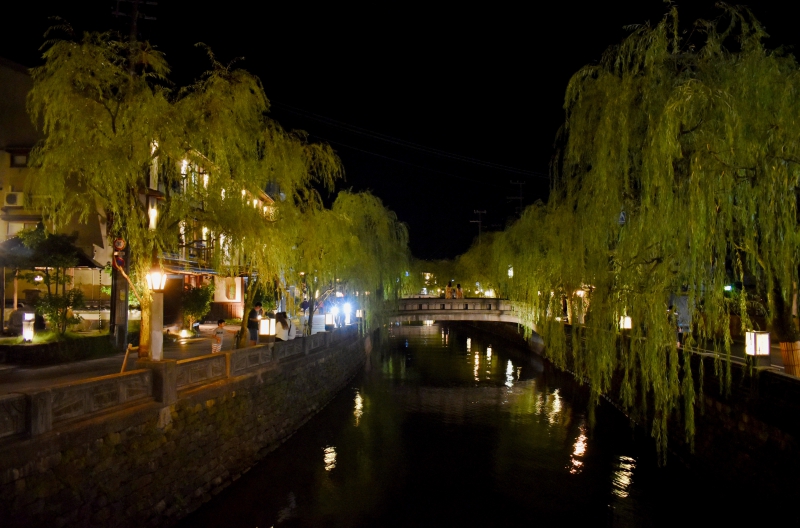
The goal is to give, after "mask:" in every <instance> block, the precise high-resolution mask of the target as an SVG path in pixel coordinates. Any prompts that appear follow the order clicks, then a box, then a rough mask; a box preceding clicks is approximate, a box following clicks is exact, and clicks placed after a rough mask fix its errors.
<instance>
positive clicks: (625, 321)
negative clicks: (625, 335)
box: [619, 315, 631, 330]
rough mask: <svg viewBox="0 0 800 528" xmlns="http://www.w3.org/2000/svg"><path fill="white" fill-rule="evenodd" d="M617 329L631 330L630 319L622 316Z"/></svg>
mask: <svg viewBox="0 0 800 528" xmlns="http://www.w3.org/2000/svg"><path fill="white" fill-rule="evenodd" d="M619 329H620V330H630V329H631V318H630V317H629V316H627V315H623V316H622V317H620V318H619Z"/></svg>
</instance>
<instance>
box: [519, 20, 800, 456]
mask: <svg viewBox="0 0 800 528" xmlns="http://www.w3.org/2000/svg"><path fill="white" fill-rule="evenodd" d="M722 9H723V16H722V17H720V18H719V19H717V20H714V21H703V20H701V21H698V22H697V23H696V24H695V31H694V32H692V33H690V37H686V36H685V35H686V34H685V33H684V32H683V31H681V30H680V28H679V26H678V13H677V10H676V9H675V8H673V9H672V10H671V11H670V12H669V13H668V15H667V16H666V17H665V18H664V19H663V20H662V21H661V22H660V23H658V24H657V25H656V26H654V27H649V26H640V27H636V28H634V30H633V32H632V34H631V35H630V36H629V37H628V38H626V39H625V40H624V41H623V42H622V43H621V44H620V45H618V46H614V47H611V48H609V49H608V50H607V51H606V52H605V54H604V55H603V57H602V59H601V60H600V61H599V63H598V64H596V65H591V66H587V67H585V68H583V69H582V70H580V71H579V72H578V73H576V74H575V75H574V76H573V78H572V80H571V81H570V83H569V86H568V89H567V93H566V99H565V110H566V122H565V124H564V127H563V129H562V134H563V135H562V143H561V145H562V148H561V151H560V156H559V165H558V170H557V175H558V181H557V184H556V188H555V189H554V192H553V194H554V198H553V202H554V203H553V204H552V205H551V206H549V207H550V211H549V212H548V215H547V221H546V222H545V224H546V225H547V226H548V233H542V234H544V235H545V236H548V237H549V240H550V243H549V244H547V247H543V248H542V251H540V256H541V257H542V262H543V263H545V262H546V263H547V264H548V266H549V267H551V268H556V269H558V271H553V269H550V270H549V271H547V270H545V272H544V273H545V276H547V277H548V282H549V283H550V284H549V288H547V284H541V285H535V286H534V287H535V288H537V290H536V291H531V290H529V291H527V292H526V296H527V298H528V299H531V298H532V297H534V296H535V297H538V298H539V299H542V298H544V299H545V301H547V302H544V301H541V300H540V301H538V302H537V303H536V305H537V313H536V314H535V318H536V319H537V321H539V323H540V324H542V326H543V327H547V325H549V324H550V323H551V321H552V319H553V317H554V316H555V315H556V314H555V313H554V312H556V311H557V309H556V307H557V305H556V304H555V303H553V302H552V301H551V300H552V299H554V298H557V297H563V298H564V299H567V300H568V302H569V304H570V305H571V306H572V307H573V311H578V312H580V311H581V310H583V308H585V307H586V301H587V299H588V310H587V311H586V316H587V325H586V328H584V329H582V330H580V331H578V332H576V331H573V335H577V334H580V335H583V336H585V341H580V340H575V342H574V345H575V357H574V360H575V368H576V369H577V372H578V373H579V374H580V375H583V376H586V377H588V379H589V381H590V383H591V384H592V388H593V391H594V393H595V394H599V393H601V392H603V391H606V390H607V389H608V388H609V387H610V385H611V377H612V375H613V374H614V372H615V371H616V370H617V369H619V370H620V371H621V372H622V386H621V395H622V399H623V402H624V404H625V405H627V406H628V407H629V408H632V407H637V408H641V409H646V408H647V406H648V403H647V402H648V401H652V405H653V407H652V408H651V409H650V410H651V411H652V413H653V415H654V420H653V430H652V433H653V436H654V437H655V438H656V439H657V441H658V443H659V445H660V446H661V447H664V446H665V445H666V424H667V420H668V418H669V416H670V415H673V413H675V412H677V411H679V407H680V404H681V401H682V402H683V416H684V418H685V425H686V427H685V431H686V436H687V439H689V440H691V439H692V437H693V430H694V426H693V423H694V422H693V403H694V398H695V393H694V391H695V387H694V383H693V380H692V372H691V369H689V368H688V365H689V359H688V357H684V358H683V360H682V361H681V360H680V359H679V351H678V349H677V348H676V339H675V335H676V332H675V327H674V321H672V320H671V318H670V317H669V315H668V309H669V307H670V306H669V305H670V298H674V296H680V295H685V296H688V297H689V301H688V302H687V303H686V305H687V306H688V310H689V311H690V312H691V314H690V315H691V316H692V317H693V321H694V322H695V323H696V328H697V331H698V333H699V335H695V336H693V337H694V338H700V339H703V340H708V341H712V342H714V343H716V346H717V347H718V350H720V351H722V352H723V353H727V354H730V342H731V338H730V333H729V320H730V317H729V316H730V314H731V313H732V311H733V310H736V311H740V312H741V314H742V325H743V326H746V325H747V324H748V322H747V315H746V314H747V312H746V306H745V303H746V299H745V297H744V296H740V297H739V298H738V303H731V302H728V300H727V299H726V297H725V293H724V285H725V284H726V283H729V281H730V274H734V275H735V276H736V277H738V278H739V279H740V280H742V279H743V275H744V273H745V272H748V273H750V274H753V275H754V276H755V277H756V278H757V279H758V281H759V283H760V284H761V285H762V286H763V290H764V291H765V292H767V297H768V304H769V313H770V319H771V322H772V330H773V332H774V333H775V335H776V337H777V338H778V340H779V341H780V342H781V343H782V344H781V346H782V349H794V350H797V349H798V348H800V343H798V342H797V340H798V333H797V327H796V322H795V321H794V319H793V317H792V314H791V305H792V300H793V296H794V293H795V289H796V284H797V273H798V240H800V239H799V238H798V236H799V235H800V230H798V216H797V198H798V196H797V189H798V176H800V166H799V165H798V163H800V152H798V149H800V143H799V142H798V139H799V136H800V100H798V98H797V97H796V94H797V93H798V91H800V75H798V74H799V73H800V72H798V65H797V62H796V61H795V59H794V58H793V57H792V56H790V55H787V54H786V53H784V52H782V51H780V50H777V51H773V50H769V49H767V48H766V47H765V46H764V45H763V41H764V39H765V37H766V36H767V35H766V33H765V32H764V30H763V28H762V26H761V25H760V24H759V22H758V21H757V20H756V19H755V18H754V17H753V15H752V14H751V13H750V11H749V10H747V9H746V8H744V7H729V6H725V5H723V6H722ZM556 237H557V238H556ZM559 302H560V301H559ZM701 310H702V312H701ZM623 317H630V318H631V320H632V322H633V324H632V328H631V330H630V331H629V332H628V334H629V335H623V337H622V339H619V334H618V331H619V325H620V320H621V318H623ZM544 323H546V324H544ZM579 326H580V325H579ZM551 333H552V336H551V337H550V342H551V343H553V344H554V345H555V343H556V342H558V341H563V340H564V339H565V337H564V333H563V332H551ZM691 339H692V338H690V341H691ZM620 344H621V346H620ZM553 348H554V350H556V351H558V350H563V346H558V345H555V346H554V347H553ZM683 353H684V354H685V352H683ZM563 358H564V356H563V355H559V354H557V359H558V360H559V361H562V362H563ZM725 363H726V364H729V362H725ZM648 395H650V396H648Z"/></svg>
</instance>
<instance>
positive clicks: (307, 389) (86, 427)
mask: <svg viewBox="0 0 800 528" xmlns="http://www.w3.org/2000/svg"><path fill="white" fill-rule="evenodd" d="M370 350H371V338H370V337H369V336H366V337H362V336H360V335H358V333H357V330H356V328H355V327H350V328H348V329H346V330H342V331H335V332H331V333H324V334H316V335H314V336H311V337H306V338H302V339H296V340H294V341H291V342H286V343H276V344H270V345H262V346H258V347H251V348H246V349H241V350H234V351H229V352H224V353H222V354H214V355H209V356H202V357H199V358H192V359H187V360H179V361H176V360H167V361H163V362H158V363H154V364H153V363H151V364H148V362H139V364H137V367H145V368H138V369H137V370H134V371H131V372H128V373H125V374H118V375H113V376H104V377H101V378H94V379H92V380H84V381H81V382H78V383H74V384H67V385H61V386H55V387H51V388H49V389H46V390H43V391H39V392H36V393H31V394H12V395H7V396H3V397H1V398H0V411H2V412H3V413H4V417H7V418H8V419H4V420H3V421H2V422H3V423H4V424H6V423H10V424H12V425H13V426H14V427H16V429H14V430H15V431H18V432H12V433H11V434H5V435H4V436H5V437H4V438H2V439H0V478H1V479H2V480H1V481H0V525H2V526H4V527H5V526H30V525H54V526H61V525H65V524H91V525H92V526H142V525H145V524H159V525H165V526H167V525H170V524H172V523H174V522H175V521H176V520H177V519H179V518H181V517H183V516H185V515H186V514H187V513H189V512H191V511H193V510H194V509H196V508H197V507H199V506H200V505H201V504H202V503H203V502H206V501H208V500H210V499H211V497H212V496H213V495H216V494H217V493H219V492H220V491H221V490H222V489H224V488H225V487H226V486H228V485H230V483H232V482H234V481H235V480H237V479H238V478H239V477H240V476H241V475H242V474H243V473H244V472H246V471H247V470H248V469H249V468H250V467H252V465H253V464H255V463H256V461H257V460H259V459H260V458H261V457H263V456H264V455H265V454H266V453H268V452H270V451H271V450H273V449H275V447H277V446H278V445H280V444H281V443H282V442H283V441H285V440H286V439H287V438H288V437H290V436H291V435H292V434H293V433H294V432H295V431H296V430H297V429H298V428H299V427H300V426H302V425H303V423H305V422H306V421H307V420H308V419H309V418H310V417H311V416H313V415H314V414H315V413H316V412H318V411H319V409H321V408H322V407H324V405H325V404H326V403H327V402H328V401H329V400H330V399H331V398H332V397H333V396H334V395H335V394H336V393H337V392H338V391H339V390H340V389H341V388H342V387H343V386H344V385H345V384H346V383H347V381H348V380H349V379H350V378H352V376H353V375H355V373H356V372H357V371H358V369H359V368H360V366H361V365H362V364H363V363H364V361H365V359H366V357H367V355H368V354H369V351H370ZM15 413H16V414H15ZM26 424H30V425H26ZM20 427H21V428H22V430H19V428H20Z"/></svg>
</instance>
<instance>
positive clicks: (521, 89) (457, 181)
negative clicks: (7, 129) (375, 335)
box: [0, 0, 797, 258]
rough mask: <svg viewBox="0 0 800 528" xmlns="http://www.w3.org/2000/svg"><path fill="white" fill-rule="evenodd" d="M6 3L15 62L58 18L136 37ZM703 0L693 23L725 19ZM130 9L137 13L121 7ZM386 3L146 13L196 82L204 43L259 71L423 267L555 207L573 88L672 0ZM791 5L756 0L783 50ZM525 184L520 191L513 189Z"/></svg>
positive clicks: (108, 0)
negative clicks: (590, 66)
mask: <svg viewBox="0 0 800 528" xmlns="http://www.w3.org/2000/svg"><path fill="white" fill-rule="evenodd" d="M8 4H10V5H4V6H3V19H4V20H5V22H4V26H5V28H4V30H3V31H2V32H0V56H3V57H5V58H8V59H11V60H14V61H17V62H20V63H23V64H25V65H28V66H33V65H36V64H38V63H39V61H40V59H39V56H40V52H39V51H37V48H38V47H39V46H40V45H41V43H42V41H43V39H42V34H43V32H44V30H45V28H46V27H47V26H48V24H49V23H48V20H47V17H48V16H52V15H60V16H62V17H64V18H66V19H67V20H68V21H69V22H70V23H72V25H73V26H74V27H75V28H77V29H80V30H84V29H90V30H103V29H108V28H112V27H116V28H120V29H122V28H127V24H128V20H127V19H119V18H114V17H112V16H111V11H112V8H113V7H114V6H116V4H117V2H116V1H115V0H84V1H78V0H73V1H71V2H68V1H64V0H59V1H55V0H37V1H28V2H22V1H15V2H13V3H12V2H8ZM713 4H714V2H713V1H709V0H692V1H691V2H686V7H681V10H682V20H686V21H689V20H693V19H694V18H696V17H697V16H705V17H711V16H716V14H717V13H718V12H717V11H715V10H714V8H713ZM120 5H121V7H122V9H126V10H129V9H130V7H129V4H126V3H124V2H122V3H120ZM545 5H546V4H544V3H539V4H531V3H528V4H525V5H524V6H522V5H519V6H513V7H512V6H507V5H501V4H499V3H496V4H495V3H488V4H484V5H482V6H481V7H480V8H479V9H477V8H469V7H467V4H463V3H462V4H458V5H455V4H454V5H450V6H443V7H431V6H425V7H421V6H413V5H411V4H406V3H403V4H401V3H389V4H380V5H378V4H375V5H374V6H371V7H364V6H361V7H359V8H349V7H341V6H338V5H334V3H330V4H329V5H327V6H323V7H319V6H312V5H311V4H310V3H307V2H283V3H280V4H278V3H275V2H269V3H267V2H264V3H255V2H230V1H229V2H221V1H215V2H205V3H200V2H186V1H184V2H176V1H174V0H158V5H156V6H152V5H146V6H144V8H143V11H144V12H145V13H146V14H147V15H150V16H153V17H155V18H156V20H145V21H142V22H140V29H141V34H142V36H143V37H144V38H146V39H149V40H150V41H151V42H153V43H154V44H155V45H156V46H157V47H159V48H160V49H161V50H162V51H164V52H166V54H167V59H168V60H169V62H170V64H171V65H172V68H173V72H174V75H173V81H175V82H177V83H179V84H182V83H186V82H188V81H190V80H191V79H192V78H194V77H196V76H198V75H199V74H200V73H201V72H202V71H203V70H204V69H205V68H206V66H207V62H206V58H205V55H204V52H203V51H201V50H199V49H197V48H195V47H194V44H195V43H196V42H204V43H206V44H208V45H209V46H211V48H212V49H213V50H214V52H215V53H216V55H217V57H218V59H219V60H220V61H222V62H227V61H229V60H231V59H233V58H236V57H244V59H245V60H244V62H242V63H241V65H242V66H243V67H245V68H247V69H248V70H250V71H251V72H253V73H255V74H256V75H258V76H259V77H260V78H261V80H262V82H263V83H264V87H265V89H266V92H267V96H268V97H269V98H270V100H271V101H272V103H273V107H272V115H273V117H275V118H276V119H277V120H278V121H279V122H281V123H282V124H283V125H284V126H285V127H287V128H300V129H303V130H306V131H308V132H309V133H310V134H311V137H312V139H314V140H326V141H328V142H330V143H331V144H332V146H333V147H334V148H335V149H336V150H337V151H338V153H339V155H340V156H341V158H342V160H343V162H344V165H345V170H346V173H347V181H346V182H344V183H343V184H341V185H340V187H343V188H348V187H352V188H353V189H354V190H357V191H358V190H371V191H372V192H374V193H375V194H376V195H377V196H379V197H380V198H381V199H382V200H383V201H384V203H385V204H387V205H388V206H389V207H390V208H391V209H393V210H394V211H396V212H397V214H398V216H399V217H400V219H401V220H402V221H404V222H406V223H408V225H409V228H410V232H411V249H412V252H413V253H414V255H415V256H417V257H420V258H444V257H453V256H455V255H457V254H459V253H462V252H463V251H465V250H466V249H467V248H468V247H469V244H470V243H471V242H472V240H473V238H474V237H475V236H476V235H477V230H478V227H477V224H476V223H471V221H472V220H477V218H478V216H477V215H476V214H475V213H474V211H476V210H478V211H486V214H485V215H483V220H484V224H483V226H484V229H491V230H495V229H501V228H502V227H503V226H504V225H505V224H506V222H507V220H508V219H509V218H510V217H511V216H512V215H513V214H514V211H515V208H516V206H517V202H516V201H513V200H509V199H508V198H509V197H511V196H516V195H518V193H519V189H520V187H521V189H522V192H523V196H524V198H523V201H524V204H526V205H527V204H530V203H533V202H534V201H535V200H537V199H543V200H546V198H547V194H548V189H549V177H548V174H549V164H550V157H551V155H552V144H553V139H554V137H555V134H556V131H557V130H558V127H559V126H560V125H561V123H562V121H563V110H562V103H563V95H564V89H565V87H566V84H567V82H568V81H569V78H570V77H571V75H572V74H573V73H574V72H575V71H577V70H578V69H579V68H580V67H581V66H583V65H585V64H587V63H589V62H592V61H594V60H597V59H598V58H599V57H600V55H601V53H602V52H603V50H604V49H605V48H606V47H608V46H609V45H611V44H615V43H618V42H619V41H620V40H621V39H622V38H623V37H624V35H625V31H624V30H623V29H622V28H623V26H625V25H628V24H633V23H642V22H645V21H647V20H650V21H652V22H656V21H658V20H659V19H660V18H661V16H662V15H663V14H664V13H665V12H666V9H667V7H666V5H665V4H664V3H663V2H662V1H661V0H635V1H634V0H627V1H616V2H552V3H550V4H549V5H546V7H538V6H545ZM785 5H786V4H785V3H784V2H778V1H777V0H769V1H762V2H759V3H758V4H753V5H751V7H752V8H753V10H754V12H755V14H756V16H758V17H759V18H760V19H761V21H762V22H763V23H764V24H765V25H766V27H767V30H768V31H769V32H770V33H771V34H772V36H773V39H772V43H773V44H774V45H778V44H788V45H791V44H794V43H795V42H796V40H797V38H796V37H795V34H796V28H795V25H794V22H793V20H794V19H793V17H792V16H790V13H787V12H786V8H785V7H783V6H785ZM512 181H515V182H524V185H522V186H519V185H512V184H511V183H510V182H512Z"/></svg>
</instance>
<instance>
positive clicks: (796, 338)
mask: <svg viewBox="0 0 800 528" xmlns="http://www.w3.org/2000/svg"><path fill="white" fill-rule="evenodd" d="M792 297H793V296H792V295H790V299H791V298H792ZM772 304H773V308H774V313H773V316H772V331H773V333H774V334H775V337H776V338H777V340H778V343H779V346H780V348H781V357H782V359H783V368H784V372H786V373H787V374H790V375H792V376H800V332H798V329H797V323H796V322H795V320H794V317H793V316H792V304H793V303H792V302H786V299H785V298H784V296H783V289H782V288H781V287H780V283H779V282H777V281H776V282H775V287H774V288H773V290H772Z"/></svg>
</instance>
